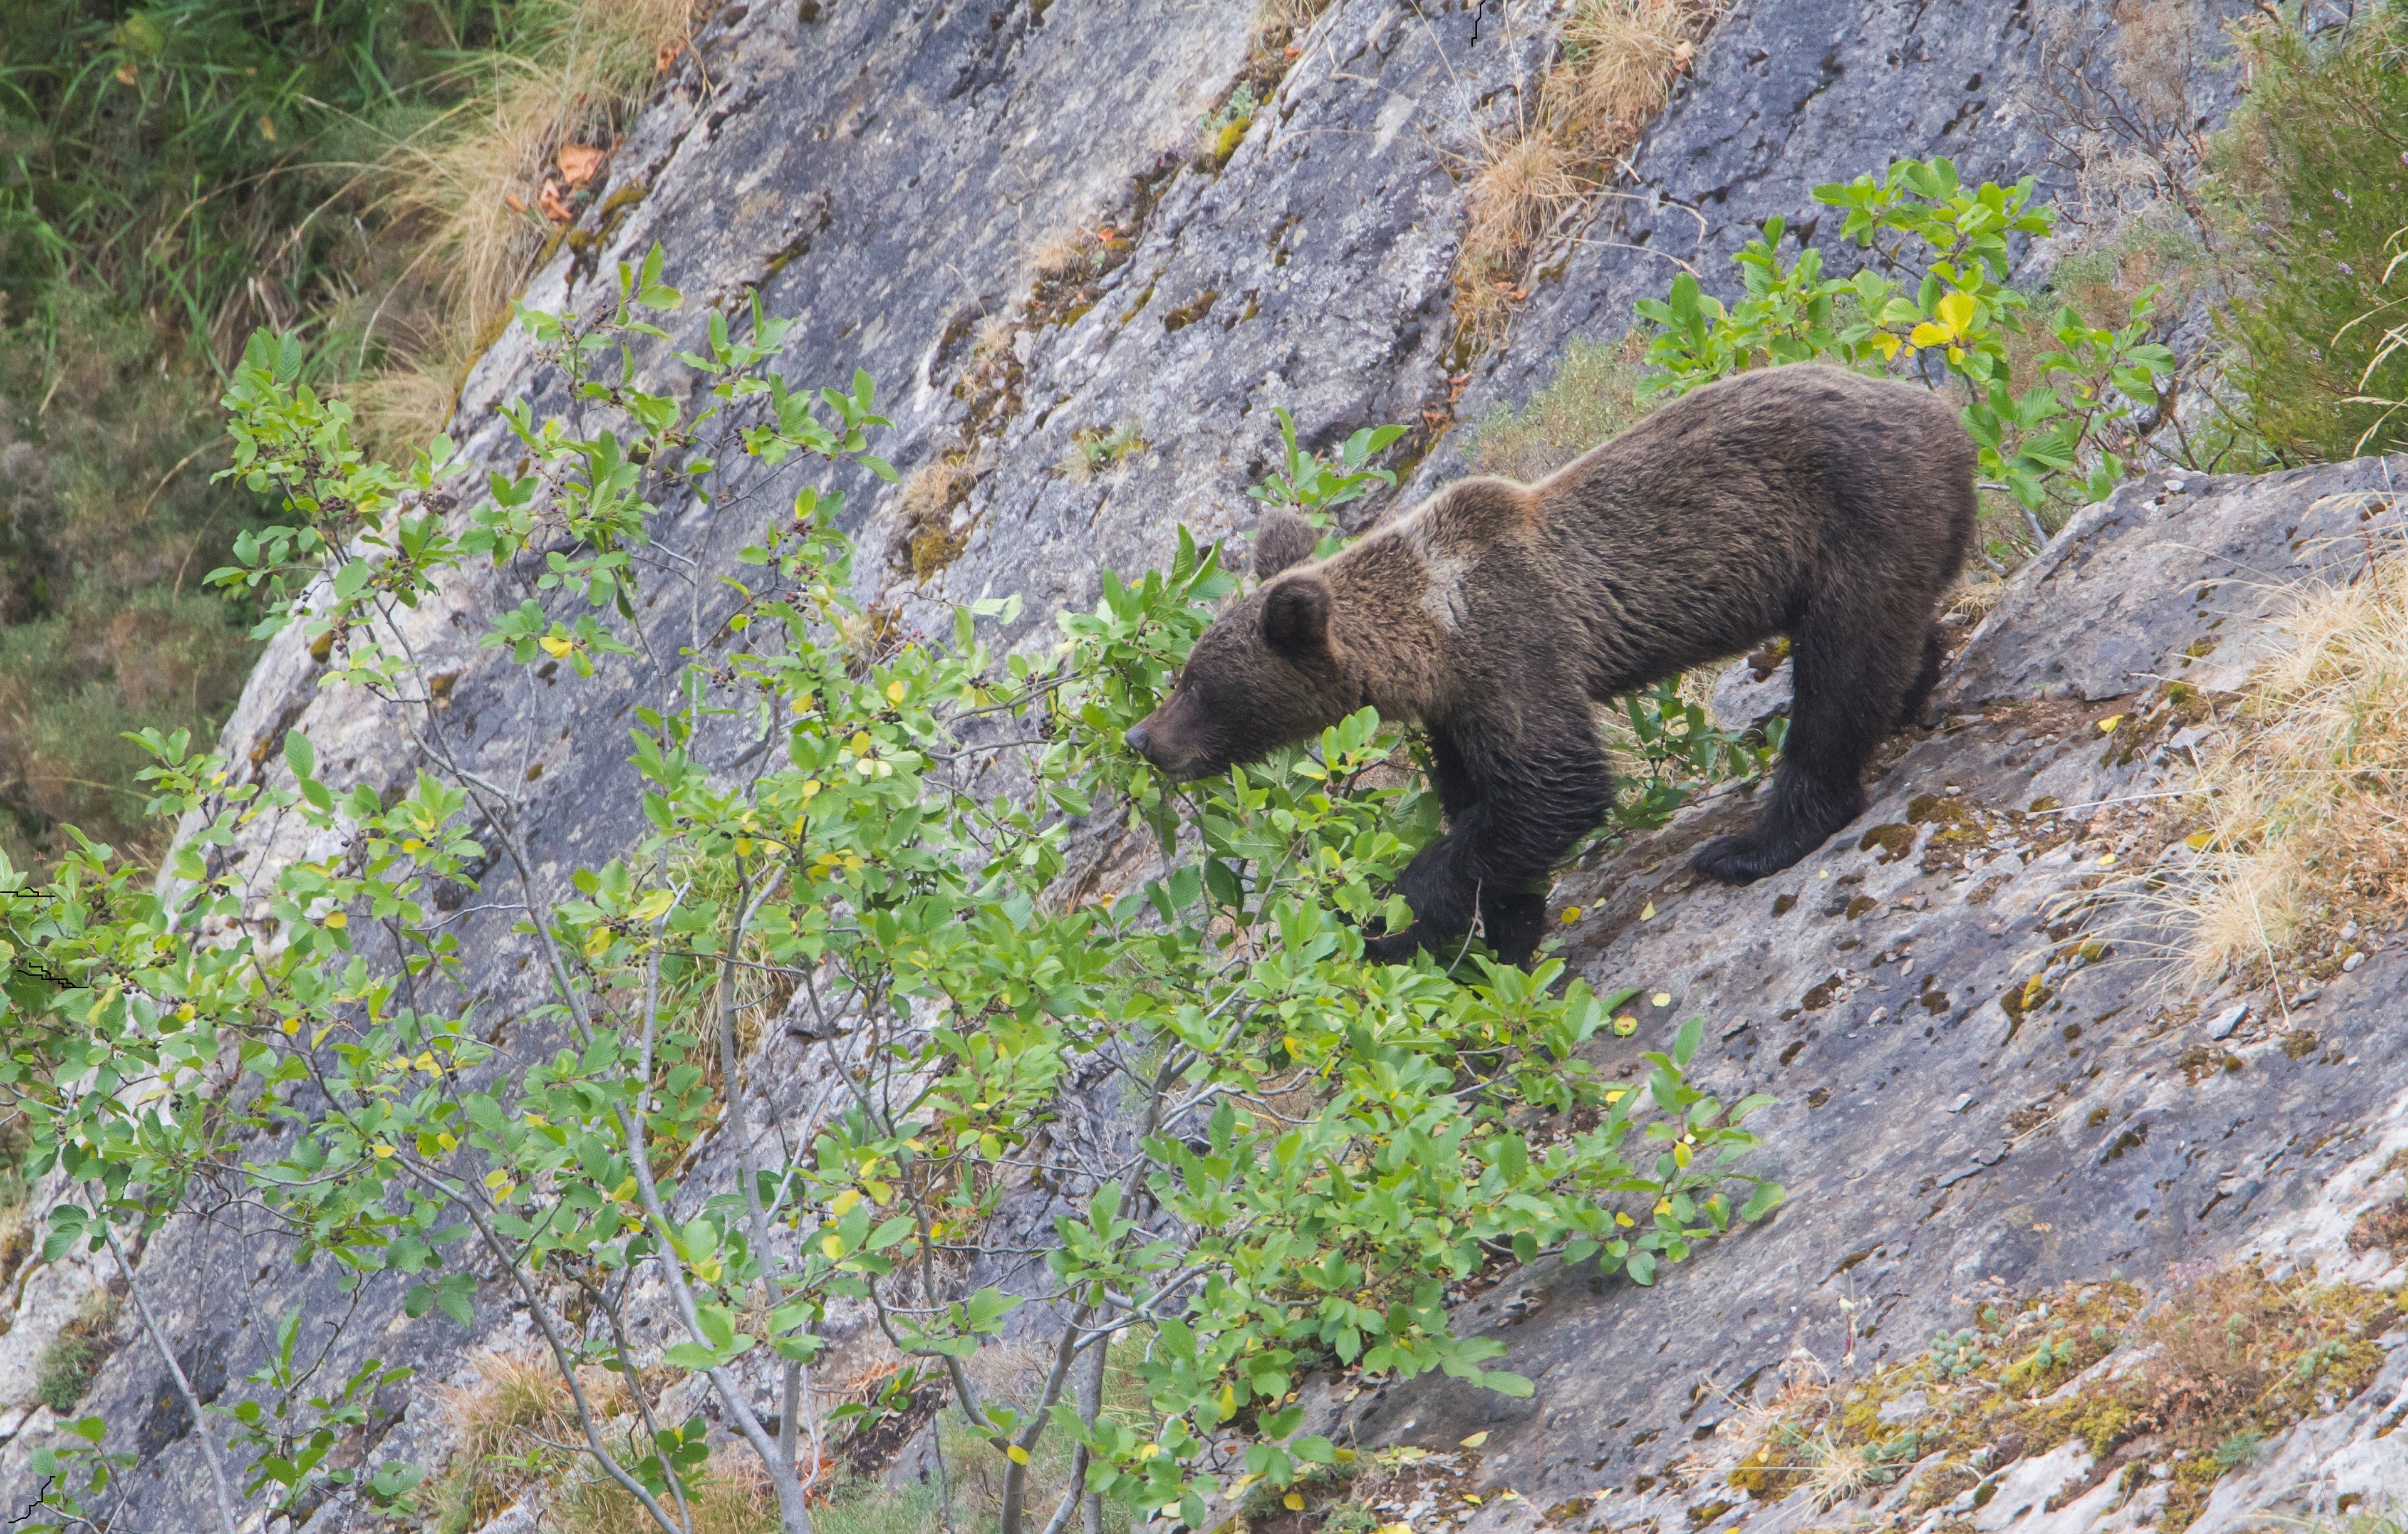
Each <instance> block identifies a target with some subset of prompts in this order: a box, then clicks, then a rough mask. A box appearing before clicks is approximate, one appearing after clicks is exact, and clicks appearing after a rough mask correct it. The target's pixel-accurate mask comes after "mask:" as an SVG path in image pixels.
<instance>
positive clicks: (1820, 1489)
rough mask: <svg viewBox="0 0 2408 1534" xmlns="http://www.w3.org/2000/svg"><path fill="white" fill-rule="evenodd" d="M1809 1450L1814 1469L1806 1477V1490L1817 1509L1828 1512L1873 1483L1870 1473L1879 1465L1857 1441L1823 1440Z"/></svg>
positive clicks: (1849, 1500) (1876, 1470)
mask: <svg viewBox="0 0 2408 1534" xmlns="http://www.w3.org/2000/svg"><path fill="white" fill-rule="evenodd" d="M1809 1452H1810V1453H1811V1454H1813V1461H1814V1471H1813V1474H1812V1475H1810V1476H1808V1477H1807V1478H1806V1490H1807V1494H1808V1495H1809V1496H1811V1497H1813V1499H1814V1506H1815V1509H1816V1510H1817V1511H1818V1512H1830V1511H1831V1510H1832V1509H1833V1508H1835V1507H1838V1506H1839V1505H1840V1504H1841V1503H1842V1502H1853V1501H1855V1500H1856V1498H1859V1497H1861V1496H1863V1495H1864V1494H1865V1492H1866V1490H1867V1489H1868V1488H1870V1487H1871V1486H1872V1485H1874V1484H1875V1482H1874V1479H1873V1477H1874V1475H1875V1474H1876V1472H1878V1471H1879V1470H1880V1469H1881V1467H1880V1466H1879V1465H1878V1464H1876V1463H1875V1462H1874V1460H1873V1456H1872V1454H1871V1453H1870V1452H1869V1451H1868V1450H1867V1449H1866V1447H1865V1445H1863V1444H1861V1443H1826V1444H1820V1445H1816V1446H1814V1447H1813V1449H1811V1450H1810V1451H1809Z"/></svg>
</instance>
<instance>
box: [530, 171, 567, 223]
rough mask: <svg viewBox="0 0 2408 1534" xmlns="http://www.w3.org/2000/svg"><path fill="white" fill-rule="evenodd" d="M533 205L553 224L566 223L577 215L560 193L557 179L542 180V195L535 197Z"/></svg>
mask: <svg viewBox="0 0 2408 1534" xmlns="http://www.w3.org/2000/svg"><path fill="white" fill-rule="evenodd" d="M535 205H536V208H537V209H538V210H539V211H541V212H542V214H543V216H544V217H546V218H548V219H550V220H552V222H553V223H554V224H566V223H567V222H568V221H569V220H571V219H573V218H575V217H576V216H577V213H576V210H574V209H572V208H570V207H569V206H568V202H567V199H566V198H565V197H563V196H562V195H560V183H559V182H558V181H546V182H544V183H543V195H541V196H539V197H538V198H536V199H535Z"/></svg>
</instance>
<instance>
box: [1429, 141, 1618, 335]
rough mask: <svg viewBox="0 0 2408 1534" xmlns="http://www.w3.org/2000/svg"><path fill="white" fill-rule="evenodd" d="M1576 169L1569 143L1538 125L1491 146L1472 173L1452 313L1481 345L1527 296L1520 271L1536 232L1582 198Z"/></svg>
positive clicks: (1583, 190) (1583, 183) (1584, 186)
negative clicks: (1510, 139) (1494, 147)
mask: <svg viewBox="0 0 2408 1534" xmlns="http://www.w3.org/2000/svg"><path fill="white" fill-rule="evenodd" d="M1578 166H1579V157H1578V156H1577V155H1576V154H1575V153H1574V152H1573V151H1572V150H1571V149H1570V147H1568V146H1567V145H1566V144H1565V143H1564V142H1563V141H1562V140H1561V139H1559V138H1557V137H1555V135H1554V134H1552V133H1550V132H1547V131H1545V130H1543V129H1538V130H1532V131H1528V132H1525V133H1524V134H1522V136H1521V137H1518V138H1515V139H1512V141H1510V142H1507V143H1503V144H1500V145H1499V146H1498V147H1497V148H1496V149H1494V150H1493V151H1491V152H1489V153H1488V155H1487V156H1486V158H1485V160H1484V163H1483V164H1482V166H1481V167H1480V169H1479V170H1478V172H1476V173H1475V174H1474V175H1473V176H1472V178H1471V185H1470V187H1469V190H1468V191H1467V192H1466V193H1465V194H1464V206H1465V207H1466V209H1467V210H1469V213H1470V215H1471V222H1470V224H1469V227H1467V228H1466V229H1465V231H1464V236H1463V253H1462V256H1461V257H1460V260H1459V263H1458V265H1457V267H1456V274H1455V318H1456V320H1457V321H1458V322H1459V323H1460V324H1461V325H1462V326H1464V327H1465V328H1466V329H1467V330H1468V331H1469V332H1470V334H1471V335H1472V336H1473V337H1474V338H1476V339H1478V340H1481V341H1482V342H1483V343H1485V342H1487V341H1489V340H1495V339H1496V338H1497V337H1498V336H1499V335H1501V334H1503V332H1504V328H1505V326H1506V324H1507V322H1508V321H1510V320H1511V319H1512V315H1513V310H1514V307H1515V306H1516V305H1518V304H1519V303H1520V302H1521V301H1522V299H1523V298H1524V297H1527V293H1526V292H1525V291H1524V289H1523V287H1522V273H1523V270H1524V268H1526V267H1527V264H1528V261H1529V257H1530V253H1531V251H1532V250H1533V249H1534V248H1535V247H1536V246H1537V245H1538V242H1539V239H1540V237H1541V236H1542V235H1544V234H1545V233H1546V232H1547V231H1548V229H1549V228H1551V227H1552V226H1553V225H1554V224H1555V221H1556V220H1557V219H1559V218H1561V217H1563V216H1564V215H1565V214H1566V213H1568V212H1570V211H1571V210H1573V209H1574V208H1576V207H1578V206H1579V205H1580V203H1581V201H1582V199H1583V198H1584V197H1585V196H1586V195H1587V194H1588V183H1587V182H1586V181H1583V180H1582V178H1581V176H1580V174H1579V172H1578V168H1577V167H1578Z"/></svg>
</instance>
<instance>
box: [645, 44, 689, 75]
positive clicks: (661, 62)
mask: <svg viewBox="0 0 2408 1534" xmlns="http://www.w3.org/2000/svg"><path fill="white" fill-rule="evenodd" d="M683 57H685V39H684V38H682V37H681V38H679V39H678V40H677V41H675V42H673V43H663V44H662V45H661V53H660V57H658V58H656V59H654V60H653V61H652V72H653V73H655V74H664V75H665V74H667V73H668V68H669V65H673V64H675V63H677V61H678V60H680V59H681V58H683Z"/></svg>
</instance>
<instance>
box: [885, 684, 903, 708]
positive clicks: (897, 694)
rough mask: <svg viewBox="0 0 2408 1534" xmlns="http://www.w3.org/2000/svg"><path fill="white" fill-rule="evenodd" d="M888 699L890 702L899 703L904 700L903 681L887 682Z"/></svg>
mask: <svg viewBox="0 0 2408 1534" xmlns="http://www.w3.org/2000/svg"><path fill="white" fill-rule="evenodd" d="M886 701H887V702H890V703H899V702H902V701H903V684H902V683H900V682H889V683H887V684H886Z"/></svg>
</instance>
